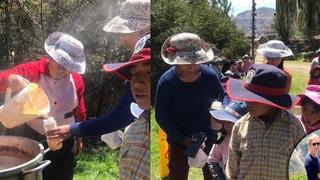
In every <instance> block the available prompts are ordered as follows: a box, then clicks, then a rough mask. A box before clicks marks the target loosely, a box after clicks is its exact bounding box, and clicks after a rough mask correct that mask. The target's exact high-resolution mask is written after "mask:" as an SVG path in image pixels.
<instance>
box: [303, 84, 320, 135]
mask: <svg viewBox="0 0 320 180" xmlns="http://www.w3.org/2000/svg"><path fill="white" fill-rule="evenodd" d="M298 96H299V97H301V102H300V104H301V106H302V110H301V111H302V116H301V122H302V124H303V126H304V128H305V130H306V131H307V134H309V133H311V132H312V131H315V130H317V129H320V86H318V85H309V86H307V88H306V89H305V91H304V94H298Z"/></svg>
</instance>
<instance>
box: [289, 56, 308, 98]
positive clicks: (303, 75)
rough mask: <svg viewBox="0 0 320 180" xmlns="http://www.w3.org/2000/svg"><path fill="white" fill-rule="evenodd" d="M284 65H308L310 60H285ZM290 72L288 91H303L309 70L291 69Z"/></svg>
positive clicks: (295, 92)
mask: <svg viewBox="0 0 320 180" xmlns="http://www.w3.org/2000/svg"><path fill="white" fill-rule="evenodd" d="M284 65H285V66H286V65H296V66H308V67H309V66H310V65H311V63H310V62H302V61H285V63H284ZM289 71H290V72H291V73H292V84H291V89H290V93H292V94H299V93H303V91H304V89H305V87H306V86H307V83H308V80H309V71H303V70H291V69H289Z"/></svg>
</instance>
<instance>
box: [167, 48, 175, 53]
mask: <svg viewBox="0 0 320 180" xmlns="http://www.w3.org/2000/svg"><path fill="white" fill-rule="evenodd" d="M166 52H167V53H168V54H173V53H174V49H173V48H172V47H168V48H167V49H166Z"/></svg>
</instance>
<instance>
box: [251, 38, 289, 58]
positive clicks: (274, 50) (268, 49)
mask: <svg viewBox="0 0 320 180" xmlns="http://www.w3.org/2000/svg"><path fill="white" fill-rule="evenodd" d="M257 52H258V54H260V55H262V56H265V57H269V58H279V57H281V58H285V57H289V56H292V55H293V53H292V51H291V49H290V48H289V47H288V46H286V45H285V44H284V43H283V42H282V41H279V40H270V41H268V42H267V43H265V44H264V45H262V46H261V47H259V48H258V49H257Z"/></svg>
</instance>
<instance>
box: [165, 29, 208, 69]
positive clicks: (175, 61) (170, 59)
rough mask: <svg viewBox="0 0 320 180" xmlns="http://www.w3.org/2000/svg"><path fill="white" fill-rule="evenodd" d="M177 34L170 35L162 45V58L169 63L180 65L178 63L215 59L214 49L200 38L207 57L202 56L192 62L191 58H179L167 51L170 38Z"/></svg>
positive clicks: (202, 61) (198, 62)
mask: <svg viewBox="0 0 320 180" xmlns="http://www.w3.org/2000/svg"><path fill="white" fill-rule="evenodd" d="M176 35H177V34H174V35H172V36H170V37H169V38H167V39H166V40H165V42H164V43H163V45H162V47H161V58H162V59H163V61H164V62H165V63H167V64H170V65H178V64H203V63H206V62H210V61H212V60H213V59H214V53H213V51H212V49H211V48H210V47H209V45H208V44H207V43H206V42H205V41H204V40H203V39H201V38H200V40H201V50H203V51H204V52H205V55H206V57H205V58H202V59H201V60H196V61H195V62H194V63H192V62H190V59H181V58H179V59H177V58H175V57H173V56H171V55H170V54H169V53H167V52H166V49H167V48H168V47H169V45H170V44H169V42H170V39H171V38H172V37H174V36H176Z"/></svg>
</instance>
